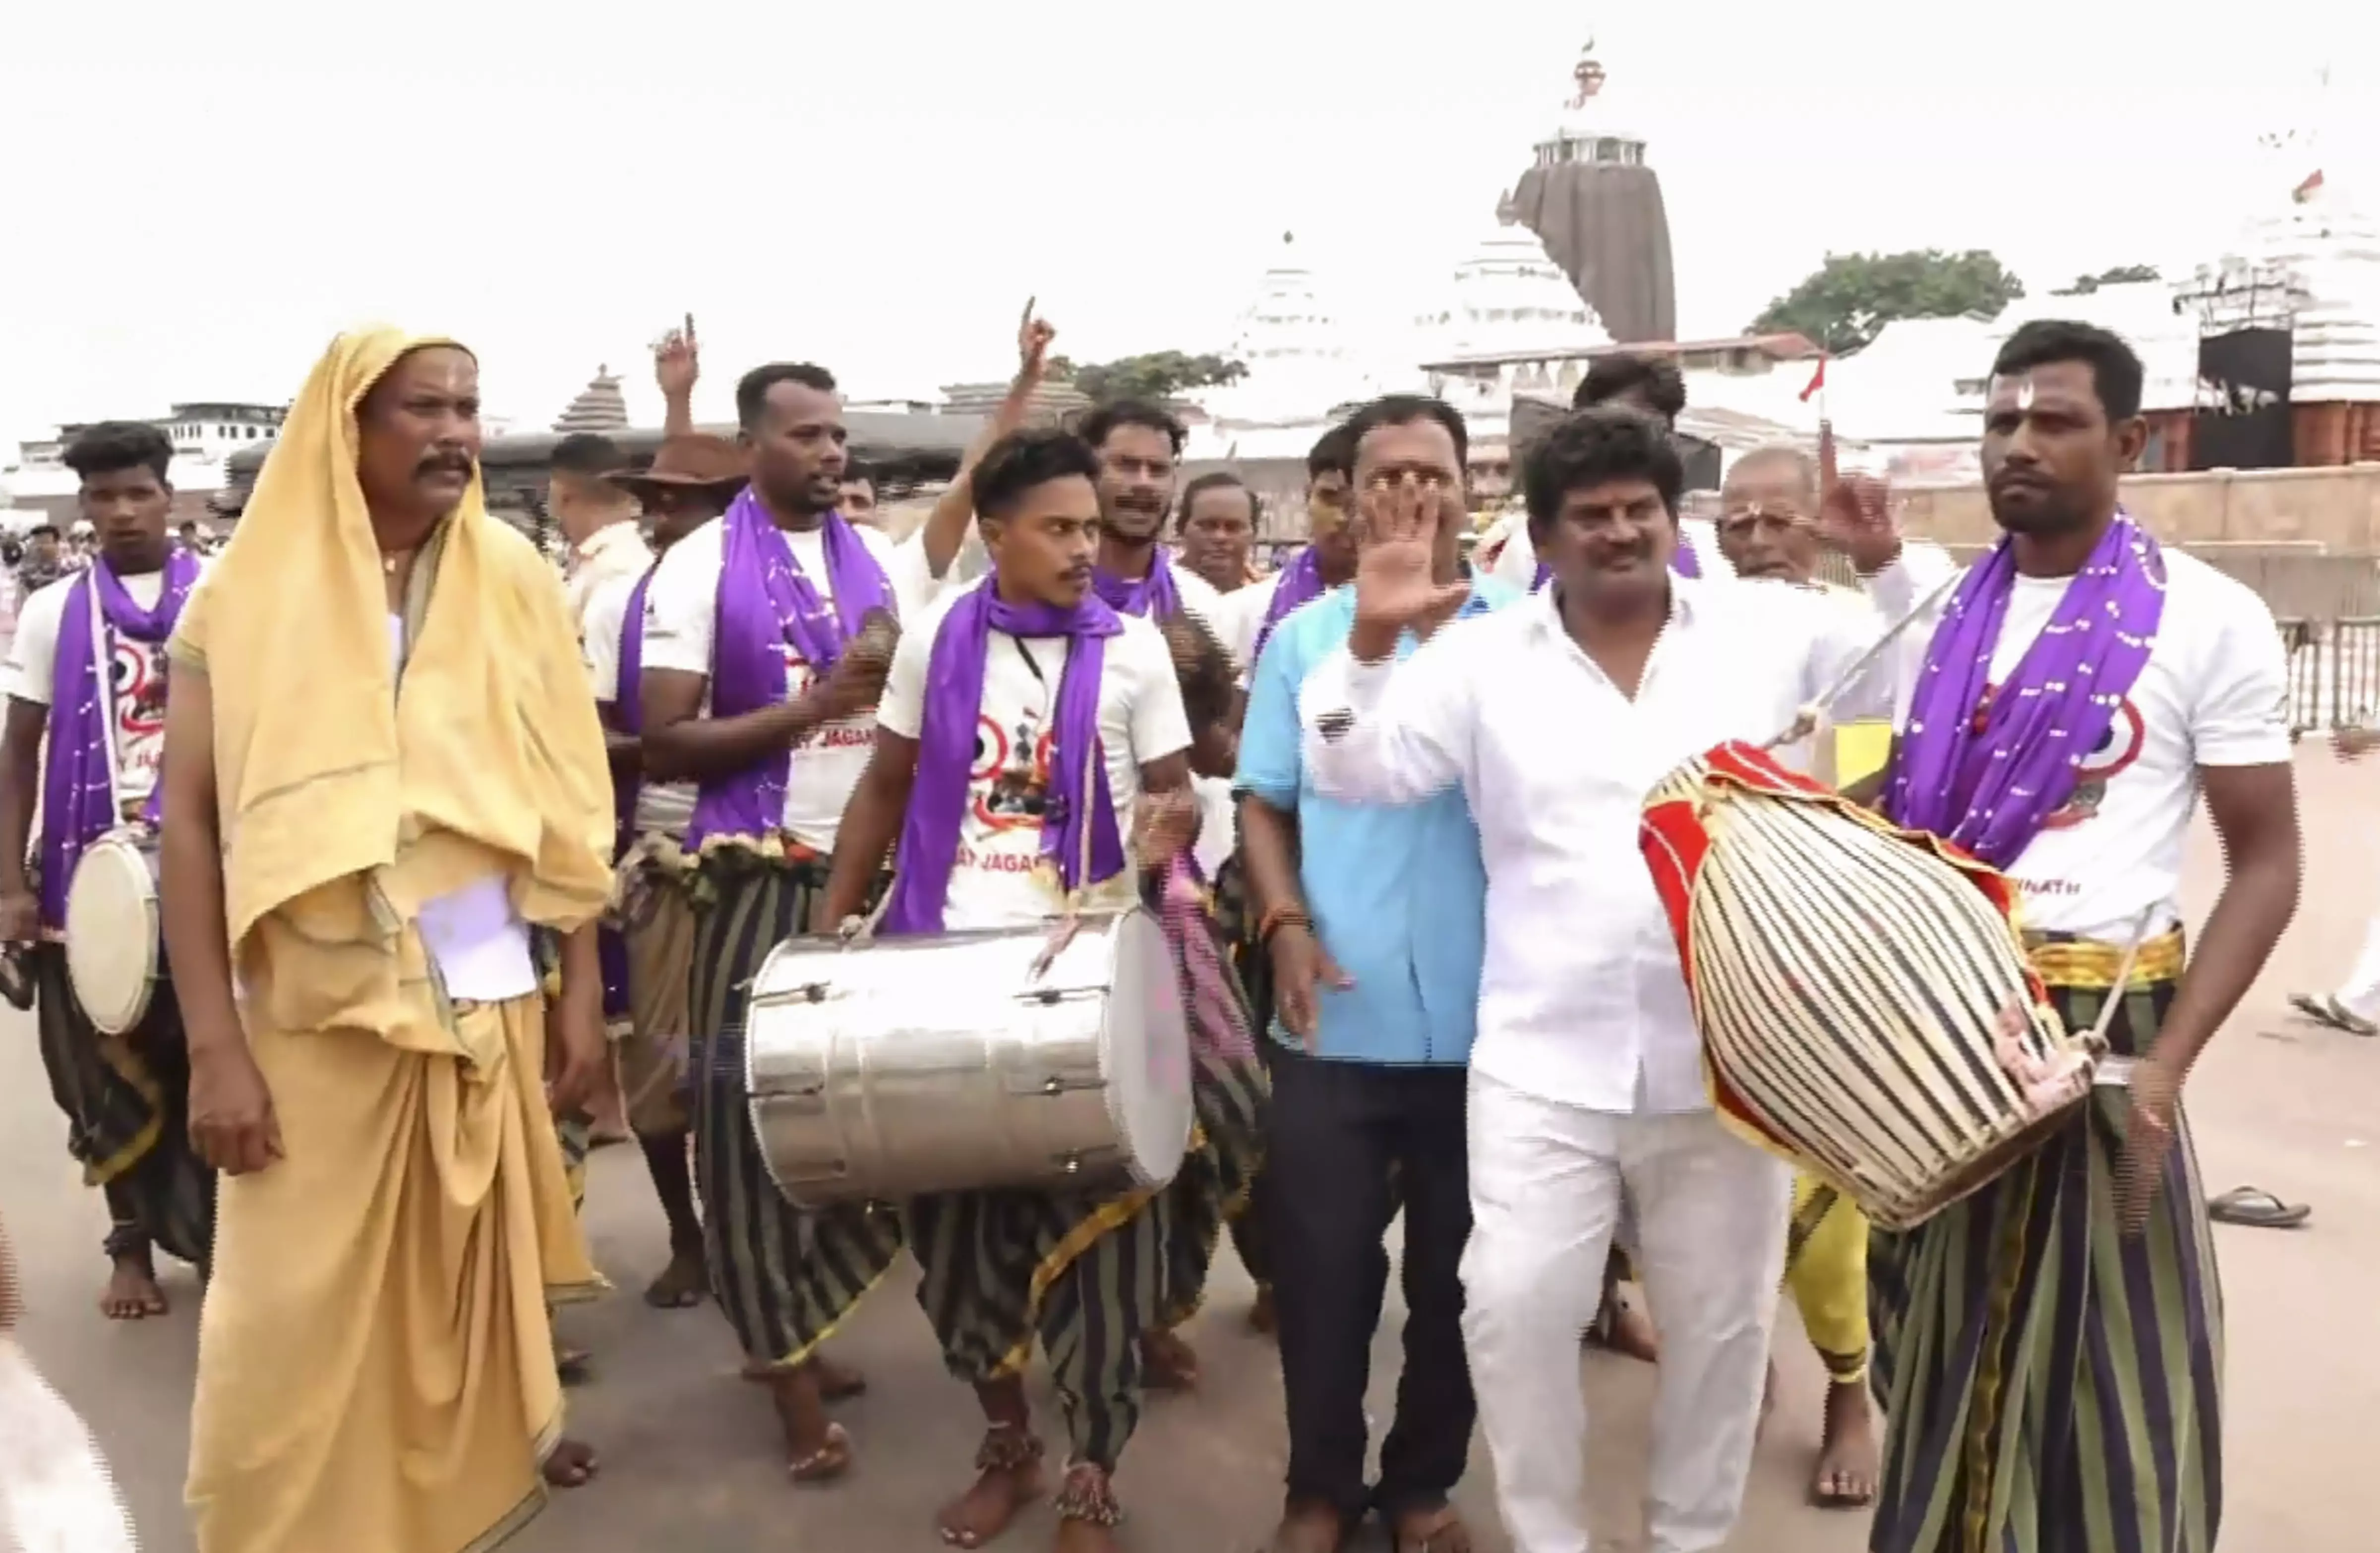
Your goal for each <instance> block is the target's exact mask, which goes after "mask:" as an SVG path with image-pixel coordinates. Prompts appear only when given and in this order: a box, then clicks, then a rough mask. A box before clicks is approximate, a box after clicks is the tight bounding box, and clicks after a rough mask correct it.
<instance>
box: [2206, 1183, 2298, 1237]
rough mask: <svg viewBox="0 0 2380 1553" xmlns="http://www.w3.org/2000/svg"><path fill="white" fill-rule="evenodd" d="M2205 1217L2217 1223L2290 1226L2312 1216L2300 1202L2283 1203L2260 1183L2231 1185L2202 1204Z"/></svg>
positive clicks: (2268, 1227) (2258, 1227) (2275, 1227)
mask: <svg viewBox="0 0 2380 1553" xmlns="http://www.w3.org/2000/svg"><path fill="white" fill-rule="evenodd" d="M2206 1214H2207V1217H2208V1218H2210V1219H2214V1220H2215V1221H2216V1223H2217V1224H2240V1225H2245V1226H2246V1227H2248V1228H2250V1229H2255V1230H2294V1229H2296V1228H2297V1227H2298V1226H2299V1225H2301V1224H2302V1223H2304V1222H2305V1221H2306V1220H2307V1219H2311V1218H2313V1208H2312V1207H2309V1206H2308V1205H2306V1204H2304V1203H2285V1202H2283V1201H2281V1199H2280V1198H2278V1197H2277V1196H2275V1195H2273V1194H2272V1193H2270V1192H2267V1191H2265V1189H2264V1188H2263V1187H2261V1186H2235V1187H2233V1188H2232V1189H2231V1190H2230V1191H2228V1192H2226V1193H2224V1194H2223V1195H2221V1196H2219V1197H2216V1198H2213V1199H2211V1200H2210V1201H2209V1202H2208V1203H2207V1205H2206Z"/></svg>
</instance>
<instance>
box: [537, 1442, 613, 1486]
mask: <svg viewBox="0 0 2380 1553" xmlns="http://www.w3.org/2000/svg"><path fill="white" fill-rule="evenodd" d="M601 1467H602V1463H601V1462H598V1461H597V1460H596V1459H595V1448H594V1447H593V1446H591V1445H589V1444H588V1443H587V1442H586V1441H585V1440H579V1439H564V1440H557V1441H556V1442H555V1443H554V1447H553V1451H552V1453H550V1454H549V1455H548V1456H547V1457H546V1458H545V1480H546V1481H547V1482H548V1483H551V1484H553V1486H555V1487H557V1488H577V1487H581V1486H585V1485H586V1484H587V1483H588V1482H589V1480H590V1479H592V1478H593V1477H594V1475H595V1474H596V1473H597V1472H598V1471H600V1470H601Z"/></svg>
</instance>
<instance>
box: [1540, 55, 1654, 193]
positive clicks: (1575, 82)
mask: <svg viewBox="0 0 2380 1553" xmlns="http://www.w3.org/2000/svg"><path fill="white" fill-rule="evenodd" d="M1570 74H1571V95H1570V100H1569V101H1568V102H1567V103H1564V104H1563V105H1562V111H1561V116H1560V118H1558V119H1556V120H1555V121H1554V126H1553V128H1552V130H1551V132H1550V133H1548V135H1547V136H1546V137H1545V138H1544V139H1543V140H1539V141H1538V142H1537V165H1538V166H1540V167H1551V166H1557V165H1560V164H1563V163H1568V162H1599V163H1607V164H1615V165H1618V166H1623V167H1633V166H1636V165H1638V164H1641V163H1643V161H1644V160H1645V137H1644V136H1643V135H1641V134H1638V133H1637V132H1635V131H1634V130H1633V129H1632V128H1630V127H1628V126H1627V124H1626V122H1625V121H1624V120H1623V119H1621V118H1620V117H1618V116H1616V115H1614V112H1613V103H1612V100H1611V98H1610V97H1609V94H1608V92H1607V91H1606V88H1607V86H1608V84H1609V77H1608V75H1607V73H1606V72H1605V70H1604V68H1603V62H1602V61H1601V60H1600V59H1598V58H1597V57H1596V53H1595V40H1594V39H1593V38H1589V39H1588V40H1587V41H1586V44H1585V47H1583V48H1581V49H1580V50H1579V51H1578V63H1577V64H1576V65H1574V66H1573V67H1571V73H1570ZM1621 108H1622V109H1623V110H1624V108H1625V104H1624V103H1622V104H1621Z"/></svg>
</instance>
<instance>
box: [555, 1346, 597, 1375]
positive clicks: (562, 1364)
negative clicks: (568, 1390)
mask: <svg viewBox="0 0 2380 1553" xmlns="http://www.w3.org/2000/svg"><path fill="white" fill-rule="evenodd" d="M594 1362H595V1355H594V1354H592V1353H589V1352H588V1351H587V1350H586V1349H584V1348H574V1347H572V1346H571V1345H570V1344H568V1343H566V1342H564V1341H562V1340H561V1339H560V1338H556V1339H554V1340H553V1369H554V1373H555V1374H557V1375H559V1376H561V1377H562V1383H563V1384H564V1385H565V1386H583V1385H585V1384H586V1383H587V1372H588V1367H589V1365H592V1364H593V1363H594Z"/></svg>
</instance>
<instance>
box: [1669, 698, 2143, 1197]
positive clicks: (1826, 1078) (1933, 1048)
mask: <svg viewBox="0 0 2380 1553" xmlns="http://www.w3.org/2000/svg"><path fill="white" fill-rule="evenodd" d="M1643 849H1644V853H1645V861H1646V862H1647V863H1648V864H1649V865H1650V866H1651V867H1652V871H1653V879H1654V883H1655V886H1656V888H1657V889H1658V891H1659V892H1660V895H1661V898H1662V903H1663V904H1664V905H1665V906H1666V907H1667V909H1668V912H1669V916H1670V926H1671V927H1672V928H1673V929H1674V930H1675V931H1676V933H1677V937H1678V946H1679V953H1680V958H1681V959H1682V962H1683V964H1684V966H1685V971H1686V980H1687V983H1688V986H1689V988H1690V989H1691V990H1692V994H1693V998H1694V1016H1695V1019H1696V1021H1697V1023H1698V1024H1699V1025H1700V1026H1701V1030H1702V1037H1703V1054H1704V1062H1705V1069H1706V1075H1707V1078H1708V1081H1709V1084H1710V1088H1711V1097H1712V1100H1713V1102H1714V1104H1716V1105H1717V1106H1718V1110H1719V1111H1720V1114H1721V1115H1722V1116H1723V1117H1725V1118H1727V1119H1728V1120H1729V1122H1730V1123H1731V1124H1732V1125H1733V1126H1734V1127H1736V1128H1737V1130H1739V1131H1740V1132H1743V1133H1744V1134H1747V1135H1748V1136H1750V1137H1752V1138H1753V1139H1754V1140H1755V1141H1756V1142H1759V1143H1761V1144H1762V1145H1764V1146H1765V1147H1768V1148H1770V1149H1772V1150H1773V1151H1775V1152H1777V1153H1779V1154H1781V1155H1783V1156H1784V1157H1785V1158H1787V1159H1791V1160H1792V1161H1793V1162H1794V1163H1795V1164H1796V1165H1799V1166H1801V1167H1803V1169H1805V1170H1808V1171H1811V1172H1812V1173H1814V1174H1815V1175H1816V1176H1818V1177H1819V1178H1820V1179H1821V1180H1824V1181H1826V1182H1828V1183H1831V1184H1832V1185H1834V1186H1835V1187H1836V1188H1838V1189H1839V1190H1840V1191H1842V1192H1843V1193H1845V1194H1846V1195H1849V1196H1851V1197H1852V1199H1853V1200H1855V1201H1856V1202H1857V1203H1858V1204H1859V1205H1860V1207H1862V1208H1863V1209H1864V1210H1865V1211H1866V1213H1867V1215H1868V1217H1869V1218H1870V1219H1874V1220H1875V1221H1876V1222H1877V1223H1879V1224H1881V1225H1883V1226H1885V1227H1886V1228H1888V1229H1895V1230H1905V1229H1909V1228H1911V1227H1913V1226H1914V1225H1916V1224H1918V1223H1921V1222H1923V1221H1924V1220H1925V1219H1927V1218H1929V1217H1931V1216H1932V1215H1933V1214H1935V1213H1937V1212H1938V1211H1939V1210H1940V1209H1942V1208H1944V1207H1948V1206H1949V1205H1950V1204H1951V1203H1954V1202H1956V1201H1958V1200H1959V1199H1960V1198H1961V1197H1963V1196H1965V1195H1968V1194H1969V1193H1971V1192H1973V1191H1976V1190H1977V1189H1979V1188H1981V1187H1982V1186H1984V1185H1985V1184H1986V1183H1989V1182H1990V1181H1991V1180H1992V1179H1993V1178H1994V1177H1995V1176H1997V1175H1998V1174H1999V1173H2000V1172H2001V1171H2004V1170H2006V1169H2007V1168H2008V1167H2009V1166H2010V1164H2012V1163H2013V1162H2014V1161H2015V1160H2016V1159H2019V1158H2021V1157H2022V1155H2024V1154H2025V1153H2026V1152H2027V1151H2029V1150H2030V1149H2032V1148H2033V1147H2035V1146H2036V1145H2037V1144H2038V1143H2039V1142H2040V1141H2041V1140H2042V1139H2043V1138H2044V1137H2045V1136H2046V1135H2047V1134H2049V1133H2050V1132H2051V1131H2053V1130H2055V1129H2056V1128H2057V1127H2058V1125H2059V1123H2060V1122H2062V1121H2063V1120H2064V1119H2065V1118H2066V1116H2067V1114H2068V1113H2069V1112H2070V1110H2072V1109H2073V1108H2074V1107H2075V1106H2076V1105H2078V1104H2080V1103H2082V1101H2083V1098H2084V1097H2085V1096H2086V1095H2088V1094H2089V1092H2090V1086H2091V1083H2092V1078H2093V1074H2094V1071H2095V1065H2096V1062H2097V1059H2098V1057H2099V1056H2100V1055H2101V1054H2102V1053H2103V1052H2104V1051H2105V1049H2106V1048H2105V1042H2104V1041H2103V1040H2102V1039H2101V1038H2100V1037H2098V1036H2097V1034H2096V1033H2086V1034H2083V1035H2081V1036H2073V1035H2070V1034H2069V1033H2068V1032H2067V1031H2066V1030H2065V1028H2064V1027H2063V1025H2062V1024H2061V1023H2060V1021H2059V1020H2058V1015H2057V1014H2056V1013H2054V1012H2053V1011H2052V1010H2051V1009H2050V1008H2049V1006H2048V1003H2047V1001H2046V996H2045V994H2044V992H2043V989H2042V986H2041V982H2040V980H2039V978H2038V977H2035V976H2034V974H2033V972H2032V970H2031V969H2030V967H2029V966H2028V965H2027V964H2026V960H2025V954H2024V947H2023V943H2022V940H2020V939H2019V937H2018V935H2017V931H2016V928H2015V926H2014V923H2013V920H2012V915H2011V910H2012V906H2013V903H2014V898H2015V887H2014V886H2013V885H2012V884H2011V883H2010V881H2009V880H2007V879H2006V878H2005V877H2004V876H2002V875H2001V874H1999V873H1998V872H1997V871H1996V870H1994V869H1992V868H1990V867H1985V865H1984V864H1982V863H1979V862H1977V861H1975V860H1974V859H1973V858H1972V857H1969V856H1967V855H1965V854H1963V853H1961V852H1957V851H1955V850H1953V849H1952V848H1950V847H1949V846H1948V845H1947V844H1945V843H1942V842H1940V841H1937V839H1935V838H1933V837H1931V836H1925V835H1921V834H1918V833H1916V832H1913V831H1901V830H1899V829H1896V828H1895V827H1893V826H1891V825H1890V824H1888V823H1887V822H1886V821H1885V820H1883V819H1879V818H1877V817H1876V816H1875V815H1873V814H1870V813H1868V812H1867V811H1866V810H1864V809H1862V808H1859V807H1856V806H1854V805H1852V804H1850V803H1848V802H1846V801H1844V800H1843V799H1841V798H1840V797H1838V796H1836V795H1833V794H1830V793H1828V791H1826V790H1825V789H1824V788H1822V787H1819V786H1818V785H1817V784H1815V783H1811V782H1809V781H1807V780H1806V779H1804V778H1802V777H1799V776H1796V775H1793V774H1792V773H1791V772H1789V771H1787V770H1784V768H1782V767H1780V766H1779V765H1778V764H1777V763H1776V762H1775V761H1774V760H1772V759H1770V758H1768V757H1767V755H1765V754H1763V753H1761V752H1759V751H1757V750H1755V749H1753V748H1752V747H1751V746H1746V745H1742V744H1729V745H1722V746H1719V747H1718V748H1716V749H1713V750H1711V751H1710V752H1709V753H1708V754H1706V755H1705V756H1703V757H1702V758H1699V759H1696V760H1693V761H1689V762H1688V763H1687V764H1686V765H1684V766H1683V767H1681V768H1680V769H1679V770H1676V771H1674V772H1672V773H1671V774H1670V777H1669V778H1667V779H1666V780H1665V781H1663V782H1662V783H1661V784H1660V785H1659V786H1658V787H1657V788H1655V789H1654V791H1653V793H1652V794H1651V795H1650V796H1648V797H1647V798H1646V799H1645V814H1644V823H1643Z"/></svg>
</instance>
